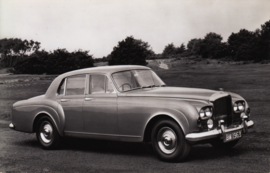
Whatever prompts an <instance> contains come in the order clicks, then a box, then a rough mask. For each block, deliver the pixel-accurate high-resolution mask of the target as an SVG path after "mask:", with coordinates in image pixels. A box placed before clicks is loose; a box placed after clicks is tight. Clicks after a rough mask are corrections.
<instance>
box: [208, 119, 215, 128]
mask: <svg viewBox="0 0 270 173" xmlns="http://www.w3.org/2000/svg"><path fill="white" fill-rule="evenodd" d="M213 126H214V122H213V120H212V119H208V120H207V127H208V129H212V128H213Z"/></svg>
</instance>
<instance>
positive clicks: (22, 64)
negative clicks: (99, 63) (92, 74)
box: [14, 49, 93, 74]
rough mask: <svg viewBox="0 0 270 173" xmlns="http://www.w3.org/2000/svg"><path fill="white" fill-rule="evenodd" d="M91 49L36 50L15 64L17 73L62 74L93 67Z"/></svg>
mask: <svg viewBox="0 0 270 173" xmlns="http://www.w3.org/2000/svg"><path fill="white" fill-rule="evenodd" d="M88 53H89V51H83V50H78V51H74V52H71V53H70V52H68V51H67V50H66V49H57V50H55V51H53V52H52V53H48V52H46V51H45V50H42V51H36V52H35V53H33V54H31V55H30V56H29V57H26V58H22V59H20V61H18V62H17V63H16V64H15V66H14V72H15V73H28V74H42V73H47V74H61V73H65V72H68V71H71V70H76V69H81V68H87V67H93V58H92V55H89V54H88Z"/></svg>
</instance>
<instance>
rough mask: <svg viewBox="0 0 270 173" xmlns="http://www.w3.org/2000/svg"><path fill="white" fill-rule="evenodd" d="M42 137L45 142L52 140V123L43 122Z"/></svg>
mask: <svg viewBox="0 0 270 173" xmlns="http://www.w3.org/2000/svg"><path fill="white" fill-rule="evenodd" d="M40 137H41V139H42V141H43V142H44V143H50V142H51V141H52V137H53V128H52V126H51V124H49V123H44V124H42V127H41V131H40Z"/></svg>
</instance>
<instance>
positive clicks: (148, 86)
mask: <svg viewBox="0 0 270 173" xmlns="http://www.w3.org/2000/svg"><path fill="white" fill-rule="evenodd" d="M155 86H156V85H147V86H142V87H141V88H153V87H155Z"/></svg>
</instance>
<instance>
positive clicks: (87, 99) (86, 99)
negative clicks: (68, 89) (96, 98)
mask: <svg viewBox="0 0 270 173" xmlns="http://www.w3.org/2000/svg"><path fill="white" fill-rule="evenodd" d="M84 100H85V101H91V100H93V99H92V98H84Z"/></svg>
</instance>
